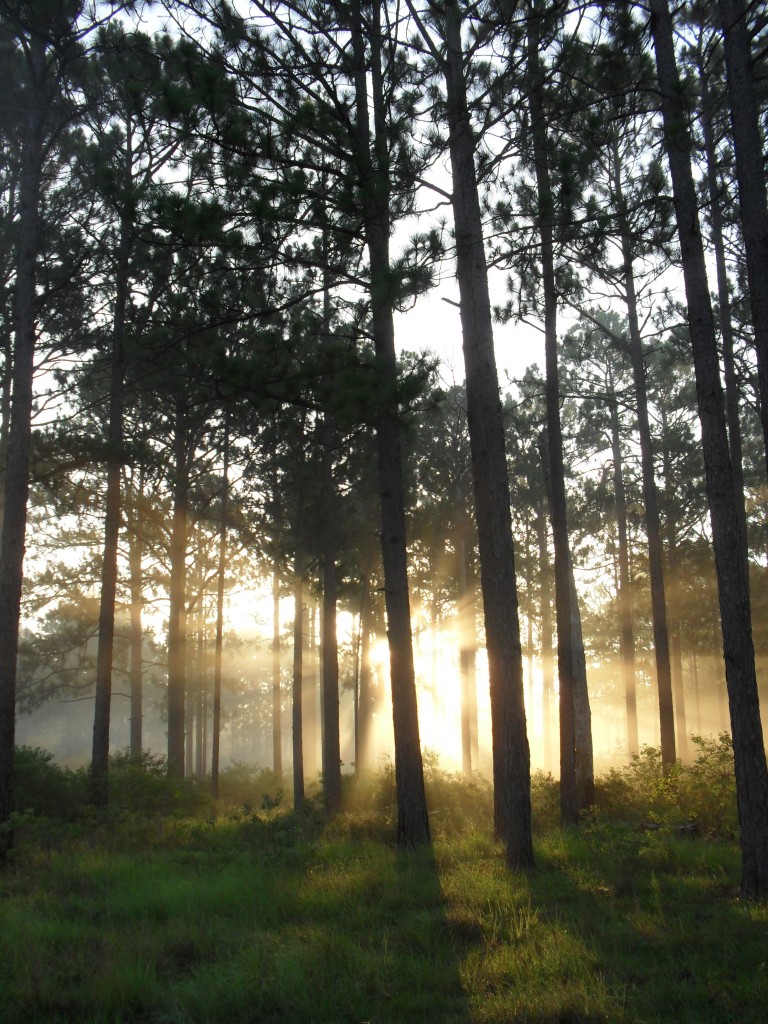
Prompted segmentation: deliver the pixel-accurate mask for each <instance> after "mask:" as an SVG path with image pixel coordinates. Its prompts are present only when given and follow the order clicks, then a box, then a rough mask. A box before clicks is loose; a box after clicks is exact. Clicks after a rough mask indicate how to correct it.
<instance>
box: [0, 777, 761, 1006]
mask: <svg viewBox="0 0 768 1024" xmlns="http://www.w3.org/2000/svg"><path fill="white" fill-rule="evenodd" d="M625 782H626V784H627V785H630V784H635V785H636V782H635V783H632V778H631V773H630V775H628V776H627V777H626V778H625ZM388 785H389V783H388V781H387V780H386V778H384V779H377V780H375V782H374V783H373V788H371V787H369V788H368V790H366V791H365V793H364V794H362V793H360V792H357V793H350V794H349V797H350V803H351V804H354V803H355V799H353V798H356V801H357V803H363V804H365V808H364V809H361V808H360V807H356V808H354V809H353V810H352V811H350V812H349V813H347V814H345V815H342V816H340V817H339V818H337V819H336V820H334V821H332V822H328V821H326V820H324V818H323V815H322V814H321V813H320V812H319V811H317V809H314V810H310V812H309V813H308V814H306V815H304V816H303V817H298V816H296V815H293V814H290V813H281V812H280V811H274V810H268V811H266V812H265V811H263V810H259V811H254V810H253V805H254V804H255V803H256V802H257V801H255V800H254V801H250V800H249V801H246V805H245V806H241V807H240V808H239V809H237V808H230V811H229V812H228V813H225V814H222V815H220V816H219V817H218V818H217V819H216V820H215V821H214V820H213V819H212V818H210V817H209V816H208V815H207V813H206V815H203V816H200V815H198V816H196V817H191V818H190V817H187V818H176V819H170V818H169V817H168V815H166V814H158V815H154V816H150V817H148V818H145V819H142V820H139V819H137V817H136V816H135V815H134V814H132V813H131V814H128V813H126V811H125V809H123V810H121V811H114V812H112V813H111V816H109V817H108V818H106V819H101V820H99V819H97V818H96V817H94V816H91V817H90V818H87V819H86V820H77V821H73V822H70V823H69V824H65V823H64V824H62V823H60V826H59V830H58V831H57V830H56V829H54V828H53V823H52V821H51V820H47V821H45V822H43V821H41V820H39V819H31V818H28V819H25V820H24V821H22V823H21V828H20V830H19V845H18V849H17V853H16V855H15V859H14V863H13V865H12V866H11V868H10V869H9V870H8V871H6V872H5V874H4V875H3V876H1V877H0V992H2V1000H0V1021H2V1022H7V1024H36V1022H40V1024H43V1022H45V1024H63V1022H82V1024H89V1022H93V1024H97V1022H98V1024H129V1022H130V1024H207V1022H211V1024H214V1022H215V1024H220V1022H231V1024H253V1022H283V1021H285V1022H288V1021H290V1022H294V1024H295V1022H302V1024H311V1022H317V1024H346V1022H350V1024H352V1022H354V1024H360V1022H372V1024H373V1022H376V1024H383V1022H390V1021H391V1022H395V1021H397V1022H425V1024H426V1022H430V1024H440V1022H446V1024H451V1022H456V1024H458V1022H498V1024H501V1022H505V1024H509V1022H518V1021H519V1022H529V1024H545V1022H552V1024H555V1022H560V1024H563V1022H570V1024H587V1022H590V1024H591V1022H598V1021H600V1022H611V1024H614V1022H615V1024H625V1022H626V1024H628V1022H638V1024H640V1022H642V1024H654V1022H667V1021H669V1022H673V1021H674V1022H675V1024H678V1022H691V1024H693V1022H695V1024H707V1022H711V1024H716V1022H723V1024H725V1022H729V1024H730V1022H733V1021H740V1020H755V1021H757V1020H764V1019H766V1013H767V1011H768V963H767V960H768V957H767V956H766V950H767V949H768V941H767V940H768V908H767V907H766V906H765V905H761V904H751V903H746V902H743V901H741V900H740V899H739V897H738V876H739V858H738V851H737V849H736V847H735V846H734V844H733V842H732V841H730V840H728V839H727V838H723V837H722V836H718V835H714V834H712V833H711V832H709V831H707V830H703V829H701V830H699V834H698V835H693V836H691V832H690V830H687V831H686V832H685V833H684V835H685V838H680V837H679V836H678V832H677V825H676V824H675V820H676V815H678V813H679V811H680V807H679V806H678V804H676V803H675V802H674V801H672V802H671V803H672V804H673V805H674V810H673V811H671V812H670V814H671V815H672V816H671V817H669V816H668V817H667V818H666V819H665V818H664V815H663V814H661V812H660V811H659V809H658V806H657V807H656V810H654V812H653V813H654V815H655V819H654V821H653V825H654V826H659V827H653V828H651V827H650V825H646V824H641V823H638V822H635V821H632V820H626V818H627V815H626V814H625V815H624V817H623V818H618V817H617V816H616V815H615V814H614V813H613V812H612V811H611V813H610V815H609V810H610V807H609V806H608V803H607V801H605V800H604V801H603V803H604V806H603V809H602V810H600V809H598V811H597V812H596V814H595V816H594V817H593V818H592V819H591V820H590V821H589V822H587V823H585V824H584V825H583V826H582V827H581V829H580V830H579V831H575V830H574V831H571V830H566V831H564V830H562V829H560V828H558V827H557V826H556V825H553V824H551V823H550V822H549V816H550V815H551V809H552V803H553V797H552V789H553V787H552V785H551V783H547V781H546V780H543V779H539V780H538V781H537V787H536V801H537V820H538V821H539V822H541V823H542V824H541V827H540V828H539V830H538V833H537V838H536V857H537V869H536V870H535V871H533V872H531V873H529V874H526V875H521V876H511V875H510V874H509V873H508V872H507V871H506V869H505V867H504V860H503V856H502V852H501V850H500V848H499V847H498V846H497V845H496V844H495V843H494V842H493V841H492V840H491V839H490V838H489V837H488V832H489V829H488V820H487V819H485V820H483V815H485V814H486V813H487V811H488V807H487V804H486V803H485V800H484V796H483V794H484V793H485V790H484V788H483V787H482V784H480V783H476V784H475V788H474V789H473V787H469V792H467V790H466V788H465V787H464V786H463V784H461V783H460V782H459V781H458V780H456V779H452V778H451V777H449V776H447V775H445V774H444V773H440V772H439V770H437V769H436V768H435V767H434V766H433V769H432V771H431V778H430V788H431V802H432V805H433V806H434V807H435V809H436V810H435V816H434V821H435V830H436V833H437V838H436V843H435V850H434V854H428V853H426V852H424V853H421V854H418V855H404V854H400V853H398V852H397V851H396V850H394V849H393V848H392V847H391V846H390V845H388V844H387V842H385V841H383V838H385V837H386V836H387V835H389V834H391V833H390V832H389V822H388V821H387V814H386V809H385V808H386V807H387V806H388V803H387V801H388V800H389V797H388V796H387V793H388V789H387V787H388ZM618 785H619V783H618V782H617V780H616V779H613V780H612V781H611V786H612V787H613V790H612V791H611V793H612V796H611V799H615V796H616V794H615V792H614V790H615V789H616V788H617V786H618ZM486 795H487V794H486ZM668 798H669V794H667V795H666V796H665V797H664V799H665V800H667V803H668V804H669V803H670V801H669V799H668ZM465 799H466V801H467V803H468V805H469V806H470V807H471V808H472V813H471V814H470V813H468V811H467V809H466V808H465V809H464V812H462V811H461V810H460V809H461V807H462V802H463V801H464V800H465ZM628 804H629V802H628V801H625V804H624V810H625V811H626V810H627V808H628ZM636 804H637V805H636V810H637V814H638V815H639V814H640V811H644V812H645V814H646V816H647V815H648V814H649V813H650V811H651V810H652V808H651V807H650V806H648V805H646V806H645V807H643V806H642V805H641V802H640V800H639V797H638V799H637V802H636ZM667 810H668V811H669V808H667ZM633 813H634V812H633ZM461 819H463V820H464V822H465V824H464V825H463V826H460V825H459V822H460V821H461ZM475 819H477V820H475ZM630 819H631V815H630ZM729 827H730V825H728V826H727V828H729ZM727 828H726V831H727Z"/></svg>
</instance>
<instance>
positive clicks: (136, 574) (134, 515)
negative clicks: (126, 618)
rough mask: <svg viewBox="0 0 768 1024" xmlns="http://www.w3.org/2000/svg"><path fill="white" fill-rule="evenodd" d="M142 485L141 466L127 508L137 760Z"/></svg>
mask: <svg viewBox="0 0 768 1024" xmlns="http://www.w3.org/2000/svg"><path fill="white" fill-rule="evenodd" d="M143 486H144V470H143V468H142V469H140V470H139V473H138V485H137V487H136V490H135V491H134V493H133V495H132V498H131V506H130V508H129V513H128V514H129V522H128V528H129V534H128V575H129V587H130V594H131V610H130V615H131V667H130V677H131V739H130V744H131V760H133V761H136V762H139V761H140V760H141V755H142V751H143V746H144V741H143V736H142V733H143V716H144V712H143V708H142V704H143V694H142V682H143V641H144V636H143V626H142V611H143V608H144V587H143V573H142V563H143V551H144V545H143V542H142V538H141V534H140V533H139V515H140V509H141V501H142V496H143Z"/></svg>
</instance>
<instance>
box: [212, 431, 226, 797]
mask: <svg viewBox="0 0 768 1024" xmlns="http://www.w3.org/2000/svg"><path fill="white" fill-rule="evenodd" d="M223 433H224V437H223V441H224V444H223V448H224V452H223V454H224V465H223V467H222V470H221V499H220V506H219V552H218V564H217V566H216V639H215V641H214V648H213V697H212V705H213V706H212V715H211V719H212V721H211V794H212V795H213V798H214V800H217V799H218V797H219V760H220V751H221V676H222V667H223V666H222V662H223V657H224V585H225V583H226V575H227V529H228V525H229V523H228V520H229V414H228V413H225V414H224V428H223Z"/></svg>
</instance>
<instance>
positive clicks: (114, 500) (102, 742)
mask: <svg viewBox="0 0 768 1024" xmlns="http://www.w3.org/2000/svg"><path fill="white" fill-rule="evenodd" d="M130 140H131V128H130V124H128V125H126V146H127V148H126V153H125V161H126V174H125V177H126V181H125V182H124V188H125V190H126V193H129V190H130V188H131V162H132V151H131V142H130ZM127 202H128V199H127V198H126V197H124V198H123V204H124V207H125V204H127ZM132 233H133V218H132V215H131V212H130V210H129V209H127V208H124V209H123V211H122V213H121V217H120V239H119V243H118V252H117V272H116V289H115V313H114V320H113V329H112V352H111V360H110V366H111V372H110V384H109V425H108V428H107V446H108V454H107V493H106V498H105V505H104V553H103V555H102V561H101V589H100V603H99V639H98V647H97V653H96V698H95V704H94V714H93V747H92V754H91V785H92V796H93V800H94V802H95V803H96V804H100V805H102V806H104V805H106V803H107V800H108V788H107V773H108V768H109V724H110V716H111V705H112V660H113V652H114V637H115V599H116V596H117V576H118V571H117V550H118V542H119V538H120V520H121V494H120V480H121V473H122V453H121V449H122V445H123V407H124V405H125V395H124V389H125V384H124V377H125V317H126V310H127V305H128V287H129V275H130V257H131V248H132Z"/></svg>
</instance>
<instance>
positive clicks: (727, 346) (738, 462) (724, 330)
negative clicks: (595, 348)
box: [699, 61, 749, 558]
mask: <svg viewBox="0 0 768 1024" xmlns="http://www.w3.org/2000/svg"><path fill="white" fill-rule="evenodd" d="M699 85H700V88H701V125H702V130H703V133H704V153H705V155H706V173H707V192H708V194H709V219H710V224H711V226H712V248H713V249H714V251H715V267H716V271H717V299H718V305H719V307H720V337H721V338H722V342H723V379H724V380H725V414H726V422H727V424H728V446H729V450H730V453H731V466H732V467H733V486H734V490H735V495H736V509H737V511H738V514H739V522H740V523H741V534H742V541H743V543H744V558H747V557H748V551H749V539H748V532H747V511H746V508H745V504H744V457H743V453H742V443H741V421H740V418H739V382H738V379H737V376H736V360H735V355H734V339H733V319H732V314H731V289H730V286H729V284H728V271H727V269H726V261H725V237H724V232H723V214H722V210H721V207H720V186H719V182H718V179H717V151H716V149H715V140H714V133H713V130H712V121H713V117H714V111H713V103H712V97H711V95H710V91H709V83H708V79H707V75H706V73H705V71H704V68H703V61H700V63H699Z"/></svg>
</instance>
